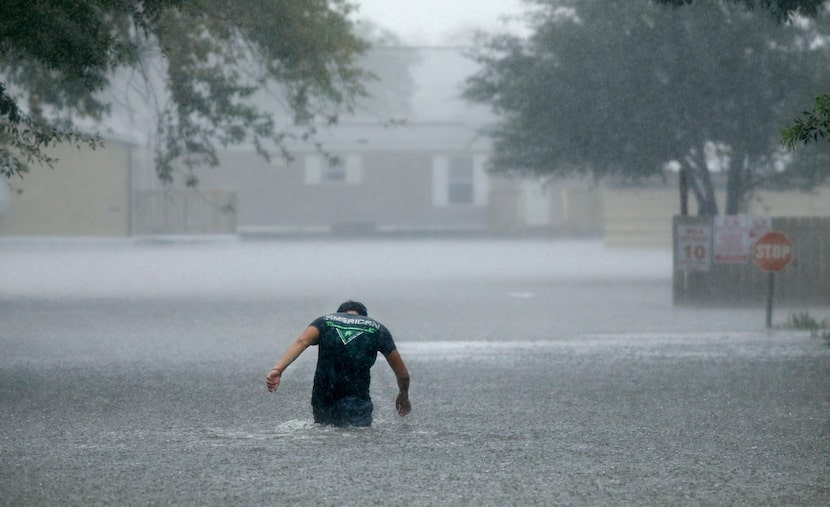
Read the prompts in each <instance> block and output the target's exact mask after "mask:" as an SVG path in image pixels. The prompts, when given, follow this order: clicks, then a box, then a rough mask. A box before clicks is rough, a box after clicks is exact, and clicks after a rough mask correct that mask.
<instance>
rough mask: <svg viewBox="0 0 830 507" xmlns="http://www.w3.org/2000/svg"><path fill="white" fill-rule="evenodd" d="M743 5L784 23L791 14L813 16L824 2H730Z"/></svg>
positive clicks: (684, 1) (673, 1) (669, 1)
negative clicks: (760, 10) (757, 9)
mask: <svg viewBox="0 0 830 507" xmlns="http://www.w3.org/2000/svg"><path fill="white" fill-rule="evenodd" d="M694 1H695V0H657V2H658V3H662V4H666V5H673V6H679V5H689V4H691V3H693V2H694ZM731 1H732V2H733V3H739V4H743V5H744V6H745V7H747V8H749V9H753V8H760V9H764V10H766V11H768V12H769V13H770V14H772V15H773V16H774V17H775V18H776V19H778V20H779V21H784V20H786V19H787V18H789V17H790V16H792V15H793V14H801V15H804V16H815V15H816V14H818V12H819V10H821V8H822V7H823V6H824V4H825V2H826V0H731Z"/></svg>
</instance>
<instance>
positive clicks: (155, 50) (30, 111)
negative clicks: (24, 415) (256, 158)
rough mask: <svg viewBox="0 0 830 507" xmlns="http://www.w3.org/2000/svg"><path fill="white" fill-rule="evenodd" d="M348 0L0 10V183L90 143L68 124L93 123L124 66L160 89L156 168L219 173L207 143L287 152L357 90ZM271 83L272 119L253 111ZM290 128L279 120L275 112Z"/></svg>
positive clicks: (11, 2) (131, 1) (88, 2)
mask: <svg viewBox="0 0 830 507" xmlns="http://www.w3.org/2000/svg"><path fill="white" fill-rule="evenodd" d="M353 9H354V6H353V5H352V4H350V3H349V2H348V0H280V1H269V2H262V1H257V0H237V1H231V0H190V1H187V2H183V1H181V0H145V1H139V0H75V1H72V2H63V1H47V0H43V1H38V2H27V1H23V0H5V1H4V5H3V7H2V11H3V15H2V16H0V76H2V77H0V173H2V174H3V175H5V176H6V177H12V176H22V175H23V174H24V173H25V172H26V171H27V170H28V165H29V164H31V163H38V162H40V163H46V164H50V163H51V162H52V160H51V159H50V158H49V157H48V156H47V155H46V154H45V152H44V151H43V150H44V148H45V147H47V146H51V145H54V144H56V143H59V142H67V141H68V142H72V143H74V144H78V145H83V144H88V145H91V146H93V147H94V146H95V145H96V144H97V143H98V142H99V138H98V137H97V135H95V134H89V133H86V132H85V131H81V130H80V129H79V128H78V127H77V125H78V121H82V120H85V119H91V120H96V121H97V120H101V119H102V118H104V117H105V116H106V114H107V113H108V111H109V107H110V105H109V103H108V102H107V101H106V100H105V98H104V92H105V91H107V90H109V89H110V87H111V85H112V79H113V76H115V75H117V73H118V72H119V71H122V72H123V70H125V69H130V70H131V71H133V75H134V76H141V77H143V78H144V79H145V82H147V83H148V84H149V85H150V86H153V85H154V84H156V83H154V81H155V79H156V77H157V76H154V75H153V74H152V68H153V66H154V64H156V63H160V64H161V68H162V73H161V75H160V76H158V79H159V81H160V83H161V84H162V90H158V89H153V91H152V93H151V94H150V95H148V96H150V97H152V99H153V100H150V101H149V102H151V107H153V108H154V109H155V113H156V118H157V136H156V141H157V146H156V157H155V160H156V170H157V172H158V175H159V177H160V178H161V179H162V180H163V181H165V182H169V181H171V180H172V179H173V174H174V171H175V168H177V167H184V168H186V169H187V170H188V171H189V173H190V174H189V176H188V177H187V183H188V184H190V185H195V184H196V182H197V181H198V180H197V178H196V176H195V174H194V173H193V171H194V169H195V168H197V167H201V166H213V165H216V164H218V158H217V155H216V149H217V148H216V145H217V144H218V145H220V146H226V145H230V144H239V143H243V142H247V143H252V144H253V145H254V146H255V147H256V149H257V150H258V151H259V153H260V154H261V155H263V156H264V157H269V156H271V154H272V153H273V152H280V153H282V154H283V155H284V156H289V155H290V154H289V153H288V152H287V149H286V142H287V141H288V140H289V139H290V138H291V137H301V138H304V139H307V138H309V137H312V136H313V135H314V132H315V125H316V124H318V123H320V122H321V121H323V122H327V123H334V122H337V120H338V115H339V114H340V113H341V112H342V111H349V110H350V109H351V108H353V107H354V105H355V103H356V101H357V100H358V99H359V98H360V97H362V96H364V95H365V94H366V90H365V86H364V84H365V82H366V81H367V80H368V79H369V78H370V74H369V73H368V72H367V71H365V70H364V69H363V68H362V67H360V65H359V64H358V59H359V58H360V56H361V55H362V54H363V53H364V52H365V50H366V49H367V47H368V44H367V42H366V41H364V40H363V39H361V38H359V37H357V36H355V35H354V33H353V31H352V25H353V23H352V22H351V21H350V19H349V15H350V14H351V13H352V12H353ZM273 87H277V88H278V90H277V91H276V92H275V96H277V97H279V98H280V99H281V100H282V101H283V104H284V108H285V110H284V111H283V112H279V111H277V112H274V111H265V110H262V109H260V108H258V107H257V106H256V100H255V98H256V96H257V94H261V93H263V91H267V90H271V89H273ZM281 115H285V116H288V117H289V118H290V122H288V123H287V122H284V121H282V116H281Z"/></svg>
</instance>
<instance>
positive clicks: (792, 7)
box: [658, 0, 830, 150]
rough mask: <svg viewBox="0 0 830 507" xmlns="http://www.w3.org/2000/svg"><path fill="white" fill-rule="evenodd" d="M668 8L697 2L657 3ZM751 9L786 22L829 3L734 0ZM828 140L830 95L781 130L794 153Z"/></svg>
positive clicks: (823, 0) (814, 12)
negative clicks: (802, 147) (763, 9)
mask: <svg viewBox="0 0 830 507" xmlns="http://www.w3.org/2000/svg"><path fill="white" fill-rule="evenodd" d="M658 1H660V2H661V3H664V4H669V5H683V4H689V3H692V2H693V1H694V0H658ZM733 1H735V2H743V3H744V4H746V5H747V6H748V7H750V8H752V7H762V8H765V9H768V10H769V11H770V12H771V13H772V14H773V15H774V16H775V17H776V18H778V19H779V20H780V21H787V20H789V19H791V17H792V16H793V15H803V16H814V17H815V16H817V15H819V13H820V12H821V10H822V9H824V8H826V6H827V0H733ZM819 139H827V140H828V141H830V94H822V95H819V96H818V97H817V98H816V99H815V106H814V107H813V110H812V111H804V112H803V113H802V118H796V119H795V120H794V121H793V122H792V124H791V125H790V126H788V127H785V128H783V129H782V132H781V144H783V145H784V146H785V147H787V148H789V149H790V150H794V149H795V147H796V145H797V144H800V143H803V144H808V143H810V142H815V141H818V140H819Z"/></svg>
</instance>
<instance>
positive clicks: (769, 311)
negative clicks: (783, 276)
mask: <svg viewBox="0 0 830 507" xmlns="http://www.w3.org/2000/svg"><path fill="white" fill-rule="evenodd" d="M774 292H775V272H774V271H770V272H769V278H768V283H767V329H769V328H771V327H772V296H773V293H774Z"/></svg>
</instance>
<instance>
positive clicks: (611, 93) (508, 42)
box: [465, 0, 830, 214]
mask: <svg viewBox="0 0 830 507" xmlns="http://www.w3.org/2000/svg"><path fill="white" fill-rule="evenodd" d="M536 4H537V5H538V6H539V10H538V11H537V12H534V13H532V14H531V15H532V16H533V19H534V20H535V21H534V22H533V24H532V33H531V35H530V36H529V37H528V38H527V39H523V38H520V37H516V36H509V35H501V36H495V37H485V38H484V40H483V43H482V44H481V45H480V46H479V47H478V49H477V51H476V52H475V53H474V55H473V57H474V58H475V59H476V60H477V61H478V62H479V63H480V64H481V65H482V70H481V71H480V72H479V73H477V74H476V75H474V76H472V77H470V78H469V79H468V80H467V83H466V89H465V96H466V97H467V98H468V99H470V100H472V101H475V102H481V103H485V104H489V105H490V106H491V107H492V108H493V109H494V111H495V112H496V113H497V114H498V115H499V116H500V122H499V123H498V124H496V125H494V126H492V127H491V128H489V129H488V130H487V133H488V134H489V135H490V136H491V137H492V138H493V140H494V156H493V157H492V159H491V168H492V169H493V170H494V171H507V172H510V171H518V172H523V173H529V174H534V175H554V176H557V175H566V174H571V173H587V174H592V175H593V176H595V177H614V178H642V177H648V176H651V175H657V174H663V172H664V171H665V168H666V167H667V165H668V164H671V165H674V166H677V167H679V168H681V169H682V170H684V171H686V172H687V174H690V175H691V176H692V177H691V178H690V180H691V185H690V187H691V189H692V191H693V192H694V195H695V198H696V200H697V203H698V212H699V213H701V214H716V213H717V212H718V206H717V204H716V200H715V186H714V182H713V174H712V173H713V170H719V169H720V170H723V171H724V172H725V173H726V175H727V192H726V193H727V195H726V208H725V211H726V213H728V214H734V213H738V212H739V211H740V210H741V209H742V207H743V205H744V203H745V202H746V199H747V198H748V197H749V196H750V195H751V193H752V191H753V190H754V189H756V188H759V187H762V186H763V185H767V184H771V183H770V182H772V181H773V180H775V182H776V184H777V185H780V184H781V181H782V179H781V178H780V173H781V164H782V157H781V153H780V150H779V144H778V141H777V136H778V135H779V131H778V125H780V123H781V118H782V114H783V113H782V112H783V111H786V110H787V108H788V107H792V104H793V103H794V102H793V101H796V100H799V99H800V98H802V97H805V96H810V95H811V94H815V92H816V90H817V89H818V88H817V87H818V86H819V83H822V81H821V78H822V74H823V76H824V81H823V82H826V79H827V74H826V73H824V72H821V73H819V72H817V71H816V68H817V66H816V62H817V61H819V59H820V58H821V57H822V56H823V57H826V54H827V53H826V50H821V49H816V50H813V51H806V50H800V49H799V48H800V43H801V41H803V39H804V38H805V37H808V36H809V35H810V34H811V33H813V31H812V30H813V29H812V27H809V28H801V27H799V26H795V25H790V24H781V23H778V22H776V21H775V20H774V19H773V17H771V16H768V15H766V14H765V13H761V12H759V11H757V10H747V9H746V8H745V7H744V6H743V5H736V4H721V3H719V2H715V3H713V2H699V3H693V4H691V5H683V6H678V7H666V6H661V5H658V4H656V3H654V2H649V1H647V0H632V1H630V2H613V3H612V2H605V1H599V0H570V1H569V0H563V1H553V0H536ZM826 70H830V69H825V71H826ZM715 159H717V160H715ZM715 162H717V164H716V163H715ZM717 165H719V166H720V167H717ZM817 174H819V175H821V174H824V175H825V176H826V172H825V173H817Z"/></svg>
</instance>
